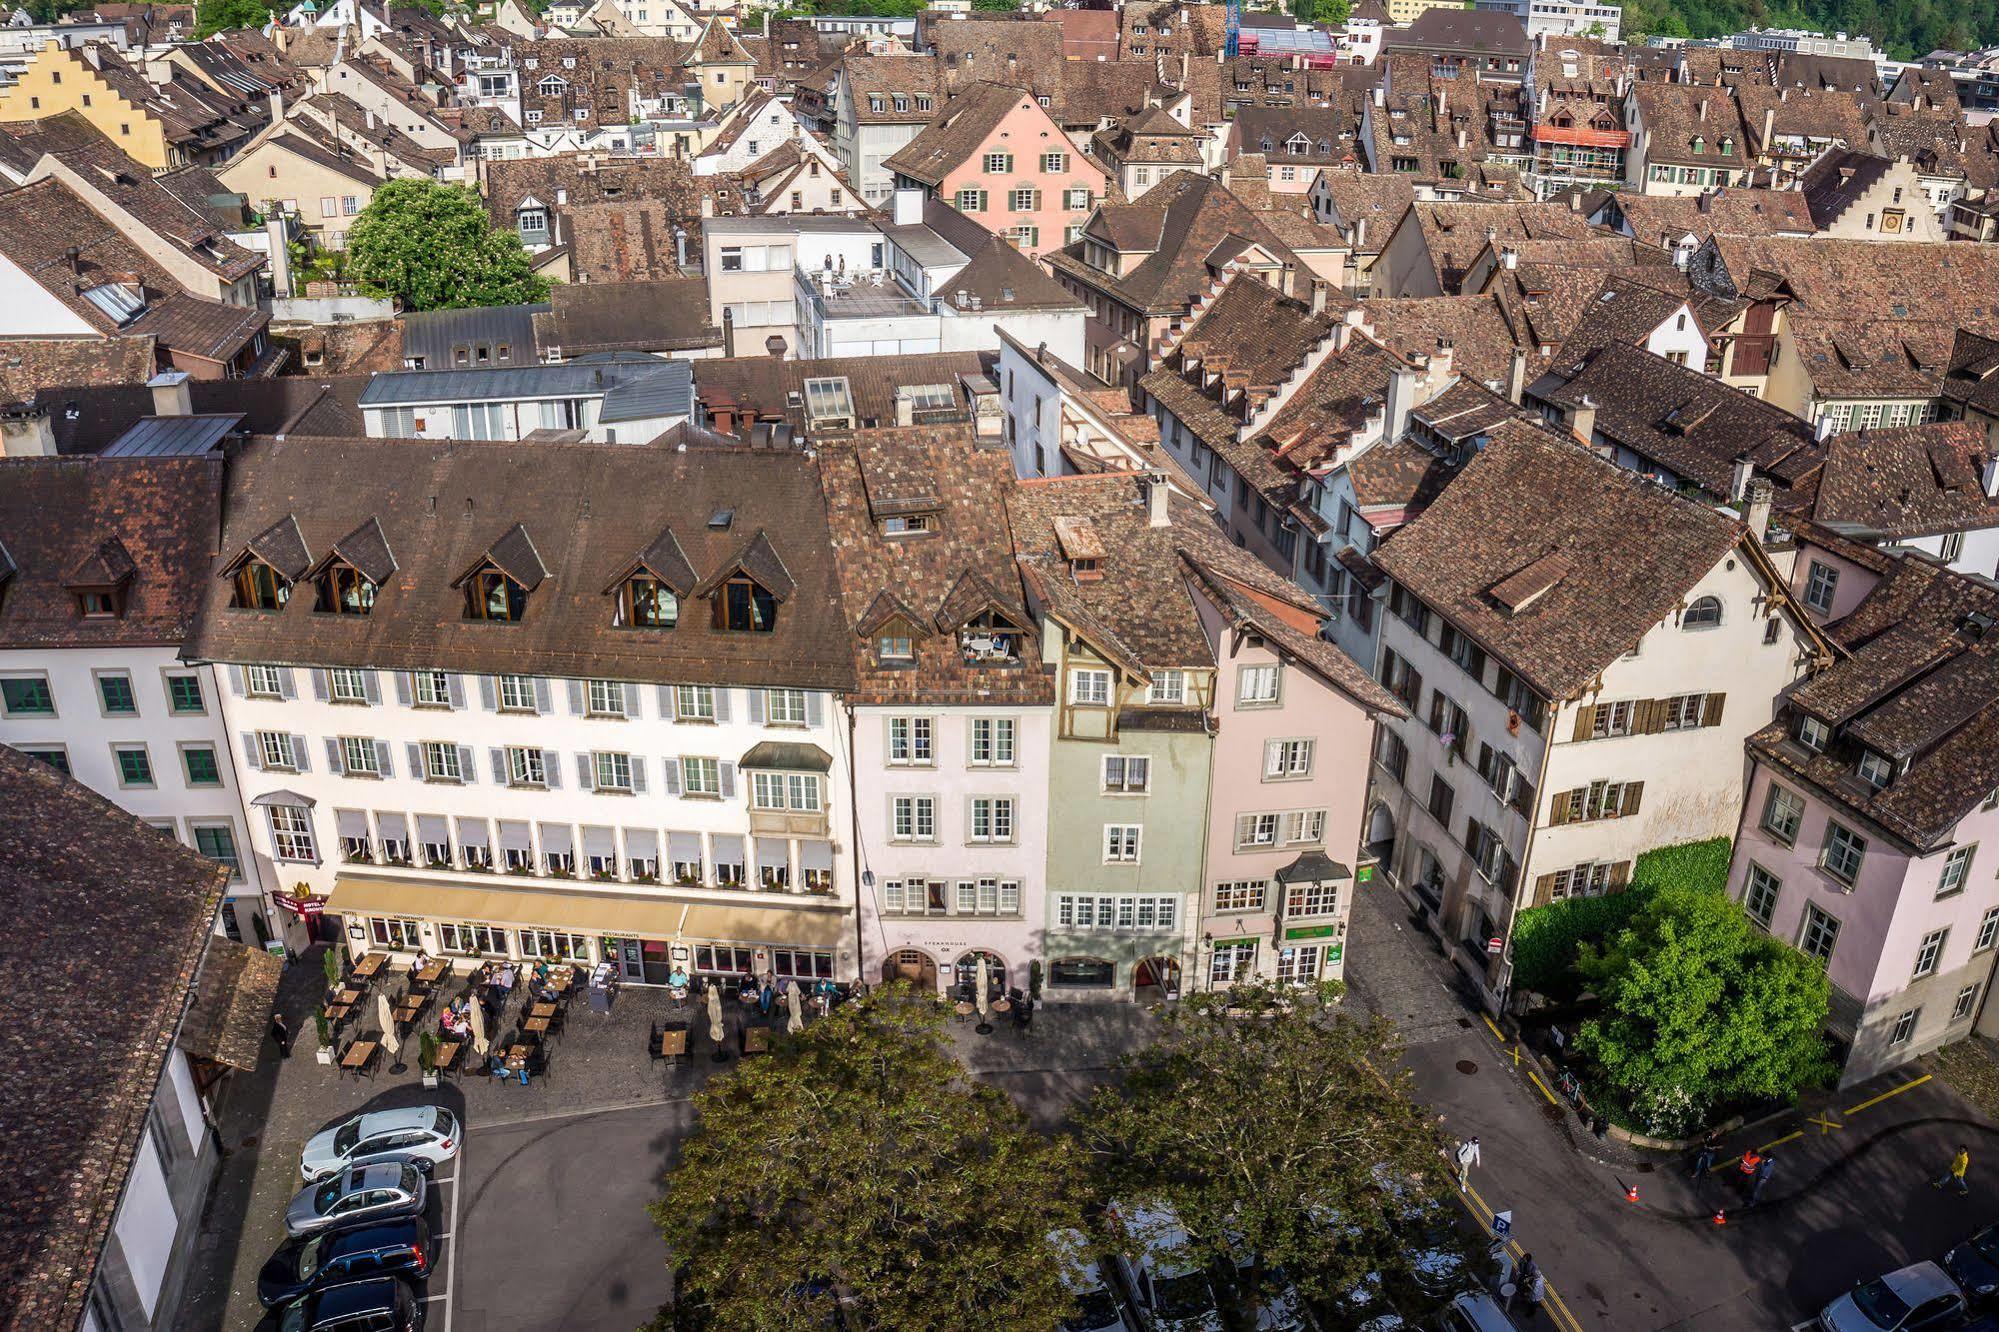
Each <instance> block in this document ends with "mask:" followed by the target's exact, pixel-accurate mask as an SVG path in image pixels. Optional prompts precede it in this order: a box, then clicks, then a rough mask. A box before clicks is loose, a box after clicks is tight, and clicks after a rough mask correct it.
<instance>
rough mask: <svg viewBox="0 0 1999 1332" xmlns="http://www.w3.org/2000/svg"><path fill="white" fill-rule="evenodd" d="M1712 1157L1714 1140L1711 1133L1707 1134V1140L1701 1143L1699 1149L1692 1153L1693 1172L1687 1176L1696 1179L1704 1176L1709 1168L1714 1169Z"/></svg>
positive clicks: (1713, 1154)
mask: <svg viewBox="0 0 1999 1332" xmlns="http://www.w3.org/2000/svg"><path fill="white" fill-rule="evenodd" d="M1714 1158H1715V1140H1714V1137H1713V1135H1709V1137H1708V1140H1707V1141H1706V1142H1703V1143H1702V1144H1701V1149H1700V1150H1699V1151H1698V1152H1695V1153H1694V1169H1693V1173H1692V1174H1690V1175H1688V1176H1687V1178H1688V1179H1695V1180H1697V1179H1701V1178H1702V1177H1704V1176H1705V1175H1706V1174H1707V1173H1708V1172H1709V1171H1710V1170H1713V1169H1714Z"/></svg>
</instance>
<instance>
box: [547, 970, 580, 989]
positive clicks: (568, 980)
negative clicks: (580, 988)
mask: <svg viewBox="0 0 1999 1332" xmlns="http://www.w3.org/2000/svg"><path fill="white" fill-rule="evenodd" d="M575 983H576V973H575V972H573V971H571V970H570V969H569V968H568V967H558V968H556V970H555V972H554V973H553V974H552V975H550V976H549V978H548V988H549V989H551V990H553V991H555V992H556V993H557V994H568V993H569V987H570V986H572V985H574V984H575Z"/></svg>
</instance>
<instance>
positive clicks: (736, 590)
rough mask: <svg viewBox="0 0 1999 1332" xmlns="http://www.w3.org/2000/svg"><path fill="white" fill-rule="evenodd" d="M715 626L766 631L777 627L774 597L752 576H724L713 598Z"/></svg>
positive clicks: (765, 632) (718, 627) (739, 630)
mask: <svg viewBox="0 0 1999 1332" xmlns="http://www.w3.org/2000/svg"><path fill="white" fill-rule="evenodd" d="M715 627H716V628H717V629H726V630H729V631H731V632H748V633H757V634H767V633H769V632H770V631H771V630H772V629H775V628H776V627H777V598H776V597H774V596H772V595H771V594H770V591H769V589H767V588H765V587H764V586H763V585H762V584H760V583H758V582H757V580H756V579H754V578H750V577H746V576H744V575H742V574H738V575H736V576H735V577H734V578H730V579H727V580H725V581H724V582H723V583H722V586H721V588H720V589H719V591H718V592H717V595H716V597H715Z"/></svg>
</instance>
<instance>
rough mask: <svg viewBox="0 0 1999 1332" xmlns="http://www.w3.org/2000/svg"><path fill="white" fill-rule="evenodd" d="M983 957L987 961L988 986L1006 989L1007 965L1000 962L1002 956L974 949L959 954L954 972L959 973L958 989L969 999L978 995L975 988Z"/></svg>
mask: <svg viewBox="0 0 1999 1332" xmlns="http://www.w3.org/2000/svg"><path fill="white" fill-rule="evenodd" d="M982 957H983V958H984V959H985V960H986V982H987V984H988V985H990V986H995V987H997V988H998V989H999V990H1001V991H1004V990H1005V989H1006V963H1005V962H1002V961H1001V960H1000V955H999V954H998V953H989V952H985V951H984V950H982V949H977V948H974V949H971V950H970V951H968V952H963V953H960V954H958V960H957V962H956V963H955V964H954V970H955V971H956V972H957V981H958V988H959V989H960V990H962V991H963V992H964V993H965V995H966V996H967V997H968V998H969V997H970V996H971V995H973V994H974V993H976V988H975V987H976V986H977V985H978V983H979V959H980V958H982Z"/></svg>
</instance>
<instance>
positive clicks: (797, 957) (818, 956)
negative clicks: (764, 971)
mask: <svg viewBox="0 0 1999 1332" xmlns="http://www.w3.org/2000/svg"><path fill="white" fill-rule="evenodd" d="M770 969H771V970H772V971H774V972H776V973H777V974H778V975H780V976H789V977H791V978H792V979H794V980H818V979H821V978H824V979H826V980H831V979H832V978H833V954H832V953H831V952H830V951H827V950H824V949H812V948H773V949H771V951H770Z"/></svg>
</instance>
